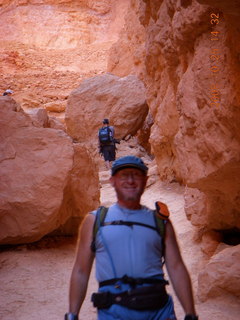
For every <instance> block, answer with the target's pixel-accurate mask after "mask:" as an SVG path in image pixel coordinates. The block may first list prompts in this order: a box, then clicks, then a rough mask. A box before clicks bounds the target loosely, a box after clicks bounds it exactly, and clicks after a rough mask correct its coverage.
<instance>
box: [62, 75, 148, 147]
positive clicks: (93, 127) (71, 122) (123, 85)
mask: <svg viewBox="0 0 240 320" xmlns="http://www.w3.org/2000/svg"><path fill="white" fill-rule="evenodd" d="M147 112H148V106H147V104H146V99H145V87H144V85H143V83H142V82H141V81H140V80H139V79H138V78H137V77H136V76H133V75H129V76H127V77H123V78H119V77H117V76H114V75H112V74H105V75H100V76H96V77H93V78H89V79H87V80H84V81H83V82H82V83H81V85H80V87H79V88H77V89H76V90H74V91H73V92H72V93H71V95H70V96H69V99H68V105H67V110H66V126H67V132H68V134H69V135H70V136H71V137H73V139H75V140H77V141H79V142H85V143H88V144H89V143H91V142H92V143H93V144H95V149H96V147H97V144H98V143H97V141H98V140H97V132H98V129H99V127H101V126H102V120H103V119H104V118H108V119H109V120H110V124H111V125H113V126H114V128H115V135H116V138H120V139H122V138H124V137H126V136H128V135H132V136H133V135H135V134H136V133H137V131H138V130H139V129H140V128H141V127H142V125H143V122H144V120H145V117H146V115H147Z"/></svg>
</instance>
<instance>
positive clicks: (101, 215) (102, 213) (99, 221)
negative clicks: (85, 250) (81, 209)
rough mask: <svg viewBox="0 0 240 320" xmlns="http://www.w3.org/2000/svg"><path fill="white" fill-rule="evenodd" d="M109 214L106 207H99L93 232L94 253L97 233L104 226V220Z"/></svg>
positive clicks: (92, 245) (92, 247)
mask: <svg viewBox="0 0 240 320" xmlns="http://www.w3.org/2000/svg"><path fill="white" fill-rule="evenodd" d="M107 212H108V208H107V207H104V206H101V207H99V208H98V210H97V213H96V217H95V221H94V225H93V231H92V243H91V250H92V251H93V252H95V251H96V243H95V241H96V235H97V232H98V230H99V228H100V227H101V226H102V225H103V224H104V220H105V218H106V215H107Z"/></svg>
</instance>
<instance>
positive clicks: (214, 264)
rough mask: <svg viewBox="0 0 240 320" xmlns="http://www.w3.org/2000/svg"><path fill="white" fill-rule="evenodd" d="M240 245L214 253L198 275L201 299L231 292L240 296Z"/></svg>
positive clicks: (204, 299)
mask: <svg viewBox="0 0 240 320" xmlns="http://www.w3.org/2000/svg"><path fill="white" fill-rule="evenodd" d="M239 249H240V246H239V245H238V246H235V247H229V248H227V249H224V250H223V251H221V252H220V253H218V254H216V255H214V256H213V257H212V258H211V260H210V261H209V263H208V264H207V265H206V267H205V269H204V270H203V271H202V272H201V273H200V274H199V277H198V296H199V298H200V300H201V301H202V302H203V301H206V300H207V299H209V298H213V297H218V296H221V295H224V294H228V293H231V294H233V295H235V296H237V297H240V290H239V288H240V278H239V274H240V250H239Z"/></svg>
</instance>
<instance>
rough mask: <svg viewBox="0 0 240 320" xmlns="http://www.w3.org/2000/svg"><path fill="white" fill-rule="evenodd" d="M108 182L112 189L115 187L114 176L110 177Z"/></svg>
mask: <svg viewBox="0 0 240 320" xmlns="http://www.w3.org/2000/svg"><path fill="white" fill-rule="evenodd" d="M109 181H110V184H111V186H112V187H114V186H115V180H114V176H111V177H110V179H109Z"/></svg>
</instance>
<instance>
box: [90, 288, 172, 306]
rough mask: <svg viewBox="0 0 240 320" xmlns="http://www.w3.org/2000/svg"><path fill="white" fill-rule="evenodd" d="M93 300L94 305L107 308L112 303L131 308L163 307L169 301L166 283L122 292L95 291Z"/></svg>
mask: <svg viewBox="0 0 240 320" xmlns="http://www.w3.org/2000/svg"><path fill="white" fill-rule="evenodd" d="M91 301H92V302H93V305H94V307H96V308H99V309H107V308H109V307H110V306H111V305H112V304H119V305H122V306H124V307H127V308H129V309H135V310H154V309H161V308H163V307H164V306H165V304H166V303H167V301H168V294H167V292H166V289H165V284H162V283H159V284H154V285H152V286H145V287H140V288H133V289H130V290H128V291H124V292H121V293H111V292H99V293H93V294H92V298H91Z"/></svg>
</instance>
